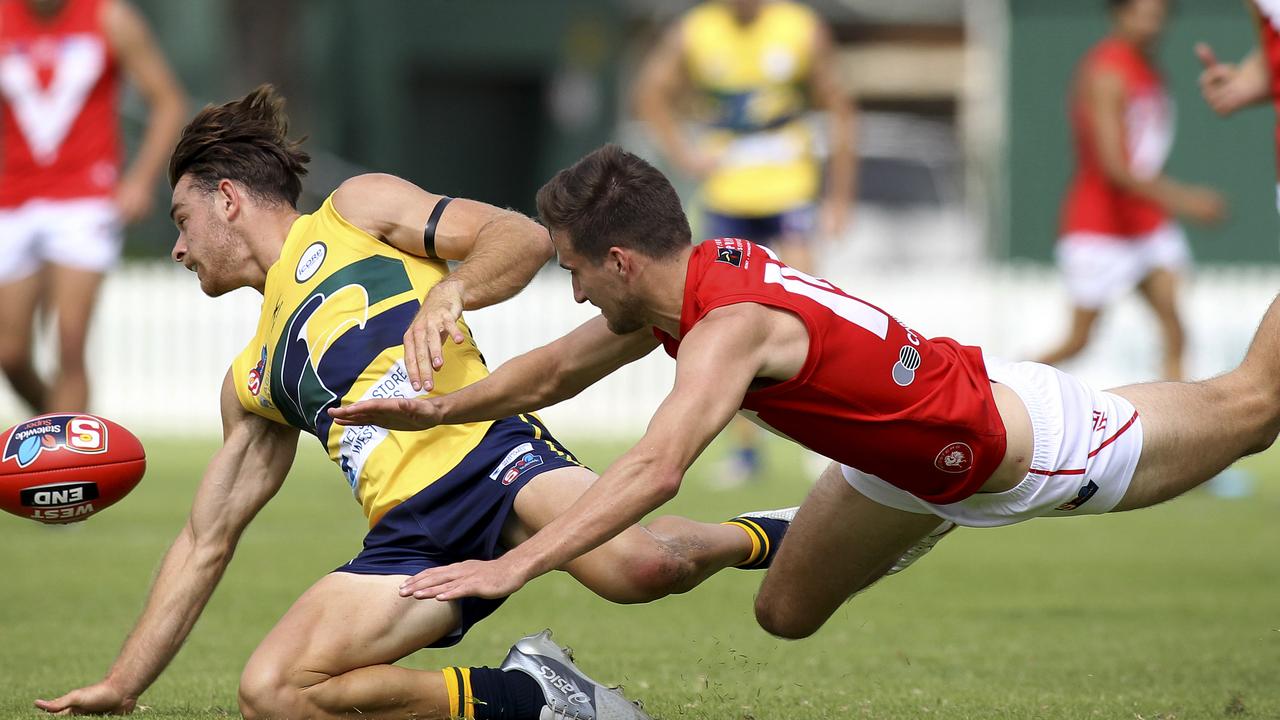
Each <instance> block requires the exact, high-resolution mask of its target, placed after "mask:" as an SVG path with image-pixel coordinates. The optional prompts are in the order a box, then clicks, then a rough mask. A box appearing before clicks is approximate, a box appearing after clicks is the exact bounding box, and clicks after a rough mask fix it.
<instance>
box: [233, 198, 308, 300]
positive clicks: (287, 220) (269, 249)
mask: <svg viewBox="0 0 1280 720" xmlns="http://www.w3.org/2000/svg"><path fill="white" fill-rule="evenodd" d="M300 217H302V213H299V212H298V211H297V210H294V209H293V208H291V207H283V208H280V209H271V210H267V211H265V212H263V214H262V217H260V218H258V219H257V221H255V222H254V223H252V224H251V225H250V227H251V228H252V230H251V231H250V234H249V237H247V238H246V241H247V245H248V247H249V256H250V262H251V263H252V265H253V280H252V282H251V283H250V285H252V287H253V288H254V289H256V290H257V291H258V292H265V290H266V286H267V272H268V271H269V270H270V269H271V266H272V265H275V264H276V261H278V260H279V259H280V253H281V252H282V251H283V250H284V244H285V242H286V241H287V240H288V239H289V231H290V230H291V229H292V228H293V224H294V222H296V221H297V220H298V218H300Z"/></svg>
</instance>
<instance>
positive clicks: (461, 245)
mask: <svg viewBox="0 0 1280 720" xmlns="http://www.w3.org/2000/svg"><path fill="white" fill-rule="evenodd" d="M333 204H334V208H335V209H336V210H337V211H338V213H339V214H340V215H342V216H343V217H344V218H346V219H347V220H348V221H349V222H350V223H352V224H353V225H355V226H356V227H358V228H360V229H361V230H364V231H365V232H367V233H369V234H370V235H373V236H374V237H376V238H379V239H380V240H382V241H383V242H386V243H387V244H389V245H392V246H394V247H395V248H397V249H399V250H401V251H402V252H406V253H409V254H411V255H418V256H420V257H435V258H440V259H443V260H456V261H459V262H460V264H459V265H458V266H457V267H455V268H454V270H453V272H451V273H450V274H449V275H448V277H446V278H445V279H444V280H441V281H440V282H439V283H437V284H436V285H435V286H434V287H432V288H431V290H430V291H428V293H427V296H426V297H425V298H423V301H422V308H421V309H420V310H419V311H418V314H417V315H416V316H415V317H414V319H413V322H411V323H410V324H409V329H408V331H406V332H405V335H404V364H405V368H406V369H407V370H408V374H409V382H410V384H412V385H413V388H414V389H415V390H427V391H430V390H431V387H432V378H431V374H432V371H433V370H439V369H440V367H441V366H442V365H443V364H444V353H443V352H442V345H443V343H444V340H445V338H449V339H451V340H452V341H453V342H454V343H457V344H461V343H462V342H463V341H464V340H465V339H466V337H465V336H464V335H463V333H462V330H461V329H460V328H459V327H458V318H460V317H462V311H463V310H475V309H477V308H482V307H487V306H489V305H493V304H495V303H499V302H502V301H503V300H506V299H508V298H511V297H514V296H515V294H516V293H518V292H520V291H521V290H522V289H524V287H525V286H526V285H528V284H529V281H530V280H532V279H533V276H534V275H535V274H537V272H538V269H539V268H541V267H542V266H543V265H545V264H546V263H547V261H548V260H550V259H551V256H552V255H554V254H555V248H554V247H552V245H551V237H550V236H549V235H547V231H546V229H545V228H543V227H542V226H541V225H539V224H538V223H536V222H534V221H533V220H530V219H529V218H527V217H525V216H524V215H521V214H520V213H518V212H515V211H513V210H502V209H500V208H496V207H494V206H492V205H488V204H486V203H482V202H477V201H475V200H465V199H461V198H459V199H457V200H450V199H447V198H444V197H443V196H441V195H434V194H432V193H429V192H427V191H425V190H423V189H422V188H420V187H418V186H417V185H414V184H413V183H411V182H409V181H407V180H402V179H400V178H398V177H395V176H393V175H382V174H370V175H359V176H357V177H354V178H351V179H350V180H347V181H346V182H344V183H342V185H341V186H339V187H338V189H337V190H336V191H335V192H334V194H333Z"/></svg>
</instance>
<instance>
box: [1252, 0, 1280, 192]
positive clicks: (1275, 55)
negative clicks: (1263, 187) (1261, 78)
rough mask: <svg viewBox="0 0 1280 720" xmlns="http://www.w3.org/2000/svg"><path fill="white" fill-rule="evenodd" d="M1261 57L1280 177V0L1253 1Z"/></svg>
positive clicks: (1277, 169) (1277, 170)
mask: <svg viewBox="0 0 1280 720" xmlns="http://www.w3.org/2000/svg"><path fill="white" fill-rule="evenodd" d="M1255 2H1256V4H1257V8H1258V30H1259V32H1260V33H1261V34H1262V43H1261V44H1262V55H1263V57H1264V58H1266V61H1267V69H1268V70H1269V71H1270V72H1271V102H1272V104H1274V105H1275V110H1276V172H1277V176H1280V0H1255Z"/></svg>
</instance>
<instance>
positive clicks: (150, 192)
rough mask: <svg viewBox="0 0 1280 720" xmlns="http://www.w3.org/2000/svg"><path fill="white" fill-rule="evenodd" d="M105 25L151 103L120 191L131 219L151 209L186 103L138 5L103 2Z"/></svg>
mask: <svg viewBox="0 0 1280 720" xmlns="http://www.w3.org/2000/svg"><path fill="white" fill-rule="evenodd" d="M102 27H103V29H104V31H105V34H106V36H107V38H108V41H109V42H110V43H111V49H112V50H113V51H114V52H115V54H116V56H117V57H118V58H120V67H121V68H122V69H123V70H124V73H125V76H126V77H128V79H129V81H130V82H132V83H133V85H134V86H135V87H137V88H138V92H139V93H140V94H141V95H142V98H143V99H144V100H145V101H146V103H147V128H146V130H145V131H144V132H143V135H142V142H141V143H140V144H139V145H138V152H137V154H136V155H135V156H134V158H133V162H132V163H131V164H130V165H129V168H128V169H127V170H126V171H125V173H124V176H123V177H122V178H121V180H120V185H119V187H118V188H117V189H116V203H117V205H118V206H119V208H120V215H121V217H122V218H123V219H124V221H125V222H133V221H135V220H139V219H141V218H142V217H143V216H145V215H146V214H147V212H149V211H150V209H151V203H152V200H153V198H154V196H155V193H154V191H155V184H156V180H157V178H159V176H160V173H161V172H162V171H163V170H164V168H165V164H166V163H167V162H168V161H169V153H170V151H172V150H173V143H174V141H176V140H177V138H178V133H180V132H181V131H182V126H183V124H185V123H186V121H187V109H186V107H187V101H186V97H185V96H184V95H183V92H182V87H181V86H180V85H179V84H178V81H177V79H176V78H175V77H174V75H173V71H172V70H171V69H170V68H169V63H168V61H167V60H165V57H164V53H163V52H162V51H161V50H160V46H159V45H158V44H157V43H156V41H155V38H154V37H153V36H152V34H151V30H150V29H149V28H148V27H147V21H146V20H145V19H144V18H143V17H142V15H141V13H139V12H138V11H137V9H135V8H134V7H133V6H132V5H130V4H129V3H128V2H126V1H125V0H113V1H112V2H108V3H104V4H103V6H102Z"/></svg>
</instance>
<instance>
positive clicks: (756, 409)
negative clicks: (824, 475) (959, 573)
mask: <svg viewBox="0 0 1280 720" xmlns="http://www.w3.org/2000/svg"><path fill="white" fill-rule="evenodd" d="M743 302H750V303H758V304H761V305H768V306H770V307H777V308H781V309H783V310H787V311H790V312H792V313H794V314H795V315H796V316H798V317H799V318H800V319H801V320H803V321H804V324H805V327H806V328H807V329H808V331H809V356H808V359H807V360H806V361H805V364H804V367H803V368H802V369H801V370H800V372H799V373H798V374H797V375H796V376H795V377H793V378H791V379H790V380H787V381H786V382H781V383H777V384H775V385H771V386H768V387H765V388H763V389H760V390H753V391H751V392H748V393H747V395H746V397H745V398H744V399H743V402H742V409H743V410H746V411H749V412H751V413H754V414H755V415H756V417H757V419H758V420H759V421H760V422H762V423H764V424H765V425H768V426H769V427H770V428H772V429H774V430H776V431H777V432H778V433H780V434H782V435H784V436H786V437H788V438H791V439H792V440H794V441H795V442H798V443H800V444H801V445H804V446H805V447H807V448H809V449H811V450H813V451H814V452H817V453H819V454H821V455H824V456H826V457H829V458H831V459H833V460H836V461H839V462H841V463H844V464H845V465H848V466H850V467H854V468H857V469H859V470H861V471H863V472H866V473H870V474H872V475H875V476H877V477H879V478H881V479H883V480H885V481H886V482H889V483H892V484H893V485H895V486H897V487H899V488H902V489H903V490H906V491H907V492H910V493H911V494H913V495H915V496H916V497H919V498H921V499H923V500H927V501H929V502H932V503H938V504H945V503H952V502H956V501H958V500H963V499H964V498H966V497H968V496H970V495H972V494H973V493H975V492H977V491H978V489H979V488H981V487H982V485H983V483H985V482H986V480H987V478H988V477H990V476H991V474H992V473H993V472H995V469H996V468H997V467H998V466H999V465H1000V462H1001V461H1002V460H1003V459H1004V453H1005V430H1004V423H1003V422H1002V421H1001V419H1000V413H999V412H998V411H997V409H996V406H995V400H994V399H993V398H992V396H991V384H990V381H989V380H988V379H987V370H986V366H985V364H984V363H983V360H982V351H981V350H980V349H978V348H976V347H971V346H966V345H961V344H959V343H957V342H956V341H954V340H951V339H949V338H937V339H929V338H926V337H923V336H921V335H920V334H919V333H916V332H914V331H912V330H911V329H910V328H908V327H906V326H905V325H903V324H902V323H900V322H898V321H897V320H896V319H894V318H893V317H891V316H890V315H889V314H888V313H886V312H884V311H883V310H881V309H880V308H878V307H875V306H874V305H871V304H869V303H866V302H863V301H861V300H859V299H857V298H855V297H853V296H851V295H848V294H846V293H845V292H843V291H842V290H840V289H839V288H837V287H836V286H834V285H832V284H831V283H829V282H827V281H826V280H821V279H818V278H815V277H811V276H809V275H806V274H804V273H802V272H799V271H798V270H794V269H792V268H790V267H787V266H786V265H783V264H782V263H781V262H779V261H778V260H777V259H776V258H775V257H773V256H772V254H771V253H770V252H769V251H768V250H766V249H765V248H764V247H762V246H759V245H755V244H754V243H751V242H748V241H746V240H738V239H732V238H722V239H718V240H708V241H706V242H704V243H702V244H701V245H699V246H698V247H696V248H695V249H694V251H693V254H692V255H691V256H690V258H689V267H688V276H687V279H686V280H685V288H684V306H683V309H682V311H681V315H680V336H681V337H684V336H685V335H686V334H688V332H689V330H690V329H691V328H692V327H693V326H694V325H695V324H697V322H698V321H699V320H701V319H702V318H703V317H704V316H706V314H707V313H708V312H710V311H711V310H713V309H715V308H718V307H721V306H724V305H732V304H735V303H743ZM654 333H655V334H656V335H657V336H658V338H659V339H660V340H661V341H662V344H663V346H664V347H665V348H666V351H667V353H668V354H670V355H671V356H672V357H676V352H677V349H678V348H679V346H680V341H679V340H677V339H675V338H673V337H671V336H669V335H667V334H666V333H664V332H662V331H660V330H657V329H656V328H655V329H654Z"/></svg>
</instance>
